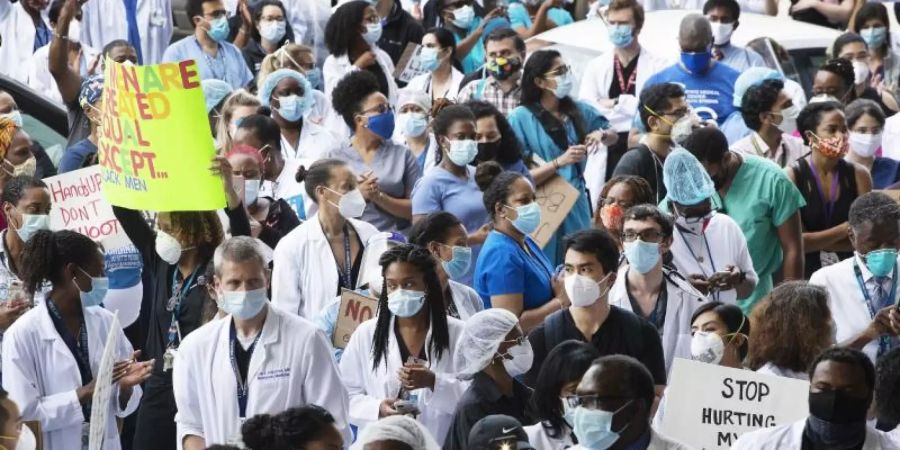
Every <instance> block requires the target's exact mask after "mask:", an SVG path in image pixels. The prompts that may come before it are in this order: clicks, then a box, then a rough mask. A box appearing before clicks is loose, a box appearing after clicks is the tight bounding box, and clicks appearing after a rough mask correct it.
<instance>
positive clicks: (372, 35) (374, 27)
mask: <svg viewBox="0 0 900 450" xmlns="http://www.w3.org/2000/svg"><path fill="white" fill-rule="evenodd" d="M382 31H383V29H382V28H381V22H378V23H367V24H366V32H365V33H363V35H362V37H363V40H365V41H366V42H368V43H369V45H375V43H376V42H378V40H379V39H381V32H382Z"/></svg>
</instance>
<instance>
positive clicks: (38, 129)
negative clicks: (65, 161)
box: [22, 111, 66, 166]
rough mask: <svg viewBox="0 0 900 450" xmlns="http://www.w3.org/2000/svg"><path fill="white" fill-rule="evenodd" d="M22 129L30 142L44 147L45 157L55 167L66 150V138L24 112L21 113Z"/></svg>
mask: <svg viewBox="0 0 900 450" xmlns="http://www.w3.org/2000/svg"><path fill="white" fill-rule="evenodd" d="M22 127H23V128H25V132H26V133H28V135H29V136H31V140H32V141H34V142H37V143H39V144H41V147H44V150H45V151H46V152H47V156H49V157H50V159H51V160H52V161H53V165H54V166H55V165H57V164H58V163H59V159H60V158H61V157H62V154H63V152H64V151H65V150H66V137H65V136H63V135H61V134H59V133H57V132H56V131H54V130H53V129H52V128H50V127H48V126H47V125H44V123H42V122H41V121H39V120H37V119H36V118H34V117H33V116H31V115H29V114H27V113H25V112H24V111H23V112H22Z"/></svg>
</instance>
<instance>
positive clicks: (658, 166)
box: [613, 144, 666, 203]
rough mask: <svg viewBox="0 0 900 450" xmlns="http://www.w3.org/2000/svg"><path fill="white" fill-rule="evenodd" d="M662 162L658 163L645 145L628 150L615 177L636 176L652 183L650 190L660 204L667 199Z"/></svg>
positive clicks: (614, 174)
mask: <svg viewBox="0 0 900 450" xmlns="http://www.w3.org/2000/svg"><path fill="white" fill-rule="evenodd" d="M662 162H663V161H661V160H659V161H657V158H655V157H654V155H653V152H652V151H651V150H650V148H649V147H647V146H646V145H644V144H640V145H638V146H637V147H634V148H632V149H631V150H628V152H626V153H625V155H624V156H622V159H620V160H619V164H617V165H616V170H615V171H614V172H613V176H617V175H636V176H639V177H641V178H643V179H645V180H647V183H650V188H651V189H653V192H655V193H656V196H657V198H656V199H655V200H654V202H655V203H659V202H660V201H661V200H662V199H664V198H666V185H665V184H663V170H662Z"/></svg>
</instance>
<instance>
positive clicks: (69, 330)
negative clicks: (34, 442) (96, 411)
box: [2, 230, 153, 450]
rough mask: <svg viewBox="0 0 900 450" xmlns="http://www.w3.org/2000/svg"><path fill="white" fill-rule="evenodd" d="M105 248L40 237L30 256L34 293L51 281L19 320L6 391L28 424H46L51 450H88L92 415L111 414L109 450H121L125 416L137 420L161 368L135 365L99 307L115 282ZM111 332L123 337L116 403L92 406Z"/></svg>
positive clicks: (52, 235)
mask: <svg viewBox="0 0 900 450" xmlns="http://www.w3.org/2000/svg"><path fill="white" fill-rule="evenodd" d="M103 264H104V260H103V255H102V254H101V253H100V250H99V248H98V247H97V244H96V243H94V242H93V241H92V240H90V239H89V238H88V237H86V236H84V235H82V234H79V233H76V232H74V231H68V230H64V231H58V232H52V231H46V230H44V231H38V232H37V233H36V234H35V235H34V236H32V237H31V239H29V241H28V243H27V244H26V247H25V254H24V256H23V269H22V270H23V273H22V280H23V282H24V285H25V289H26V290H27V291H28V292H34V290H35V289H37V288H39V287H40V286H41V284H42V283H43V282H44V281H45V280H49V281H50V282H51V283H52V286H53V288H52V290H51V291H50V292H49V294H47V297H46V298H45V301H44V302H42V303H41V304H39V305H38V306H36V307H35V308H34V309H32V310H31V311H28V312H27V313H25V315H24V316H22V317H21V318H19V320H17V321H16V322H15V323H14V324H13V325H12V326H11V327H10V328H9V329H8V330H7V331H6V333H5V335H4V337H3V352H2V354H3V388H4V389H6V390H7V391H8V392H9V397H10V399H12V400H13V401H15V402H16V403H17V404H18V405H19V407H20V408H21V410H22V419H23V420H26V421H30V420H34V421H38V422H40V424H41V430H42V432H43V443H44V448H46V449H52V450H81V449H82V441H83V440H84V442H87V441H86V440H85V439H87V431H88V429H89V423H88V421H89V420H90V417H91V409H92V408H106V409H107V417H106V431H105V438H104V441H103V446H102V447H101V448H102V449H103V450H119V449H120V448H121V445H120V443H119V431H118V427H117V426H116V418H117V417H125V416H128V415H129V414H131V413H133V412H134V411H135V410H136V409H137V406H138V404H139V403H140V400H141V393H142V391H141V387H140V383H142V382H144V381H145V380H146V379H147V378H149V376H150V371H151V369H152V368H153V361H152V360H151V361H145V362H135V359H136V358H137V357H138V356H139V352H134V351H133V349H132V347H131V344H129V343H128V340H127V339H126V338H125V334H124V333H123V332H122V328H121V327H119V326H116V327H115V328H113V314H112V313H110V312H109V311H107V310H106V309H104V308H102V307H100V306H98V305H100V303H101V302H102V301H103V298H104V296H105V295H106V291H107V288H108V285H109V280H108V278H106V277H105V276H103ZM110 333H115V334H116V335H117V340H116V345H115V347H114V349H113V350H112V351H113V355H114V360H113V361H114V365H113V367H112V379H113V381H114V383H113V384H112V386H109V385H107V386H104V387H105V388H109V389H112V392H111V393H110V400H109V403H108V404H106V405H99V404H96V403H94V404H91V400H92V398H93V395H94V390H95V389H98V388H99V387H97V386H95V381H96V378H97V377H99V373H98V371H99V370H100V361H101V359H102V358H103V351H104V347H105V345H106V341H107V336H108V335H109V334H110Z"/></svg>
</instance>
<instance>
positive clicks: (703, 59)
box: [681, 50, 712, 75]
mask: <svg viewBox="0 0 900 450" xmlns="http://www.w3.org/2000/svg"><path fill="white" fill-rule="evenodd" d="M711 60H712V52H710V51H709V50H707V51H705V52H681V64H683V65H684V68H685V69H687V71H688V72H690V73H692V74H694V75H700V74H702V73H704V72H706V70H707V69H708V68H709V62H710V61H711Z"/></svg>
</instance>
